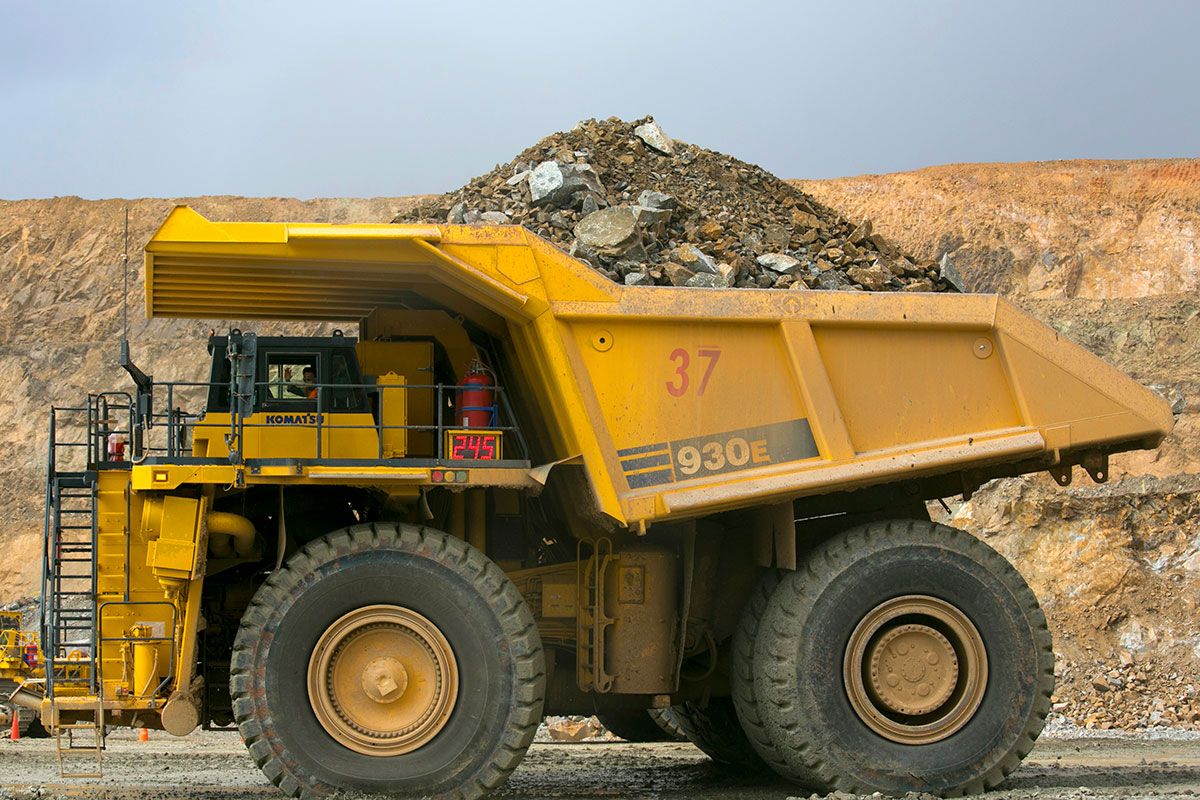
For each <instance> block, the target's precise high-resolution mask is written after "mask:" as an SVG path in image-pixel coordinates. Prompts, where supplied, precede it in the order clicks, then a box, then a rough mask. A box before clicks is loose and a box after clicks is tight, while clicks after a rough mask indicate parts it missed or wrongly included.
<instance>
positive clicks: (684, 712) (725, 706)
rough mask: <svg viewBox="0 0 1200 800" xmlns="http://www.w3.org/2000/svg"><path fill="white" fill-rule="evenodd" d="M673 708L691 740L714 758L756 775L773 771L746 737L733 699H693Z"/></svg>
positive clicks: (680, 725) (681, 726)
mask: <svg viewBox="0 0 1200 800" xmlns="http://www.w3.org/2000/svg"><path fill="white" fill-rule="evenodd" d="M671 709H672V710H673V711H674V712H675V714H676V717H677V718H678V720H679V727H680V728H682V729H683V732H684V734H686V735H687V738H688V740H689V741H690V742H691V743H692V744H694V745H696V747H699V748H700V749H701V750H703V751H704V752H705V753H706V754H707V755H708V756H709V758H711V759H712V760H713V761H716V762H718V763H720V764H725V765H726V766H729V767H733V768H734V769H736V770H739V771H744V772H749V773H753V774H760V773H766V772H769V771H770V768H769V767H768V766H767V764H766V763H765V762H763V760H762V759H761V758H759V756H758V753H756V752H755V751H754V747H753V745H751V744H750V740H749V739H748V738H747V737H746V732H745V731H744V730H743V729H742V724H741V723H740V722H739V721H738V718H737V712H736V711H734V709H733V699H732V698H730V697H712V698H709V700H708V702H707V703H699V702H694V701H690V700H689V701H688V702H686V703H681V704H679V705H677V706H671Z"/></svg>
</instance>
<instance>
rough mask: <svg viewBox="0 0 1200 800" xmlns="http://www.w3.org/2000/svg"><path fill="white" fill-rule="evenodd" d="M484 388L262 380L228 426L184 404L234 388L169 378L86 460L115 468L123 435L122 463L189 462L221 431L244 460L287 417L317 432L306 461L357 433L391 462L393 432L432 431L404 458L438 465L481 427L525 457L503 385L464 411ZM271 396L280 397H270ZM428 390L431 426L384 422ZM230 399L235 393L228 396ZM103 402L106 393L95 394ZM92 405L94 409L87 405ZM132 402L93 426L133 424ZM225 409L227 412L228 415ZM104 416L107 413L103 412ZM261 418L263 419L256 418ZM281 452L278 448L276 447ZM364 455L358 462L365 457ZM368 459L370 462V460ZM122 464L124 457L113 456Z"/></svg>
mask: <svg viewBox="0 0 1200 800" xmlns="http://www.w3.org/2000/svg"><path fill="white" fill-rule="evenodd" d="M479 388H480V387H479V386H476V385H466V384H445V383H430V384H395V385H392V384H382V385H381V384H375V383H336V384H335V383H310V384H294V383H280V382H277V381H262V382H257V383H255V384H254V397H253V401H252V402H251V403H248V404H247V405H250V406H251V408H250V412H251V413H248V414H246V413H239V405H240V404H239V402H238V399H237V398H236V397H231V398H230V399H231V400H232V402H230V403H228V404H226V403H221V404H220V409H221V410H220V413H221V414H225V413H228V414H229V421H228V423H226V422H224V421H222V422H216V421H214V420H213V419H212V416H211V415H206V414H205V413H203V412H192V411H189V410H187V409H186V408H185V407H184V405H183V404H184V403H187V404H188V405H191V404H193V403H197V404H200V405H201V406H206V405H207V401H208V398H209V397H210V396H211V395H212V394H213V390H214V389H216V390H217V391H218V392H221V391H226V390H229V389H230V386H229V384H226V383H212V382H207V381H169V382H161V383H155V384H154V401H155V404H156V405H155V406H154V407H153V408H152V409H151V412H150V413H149V414H147V415H146V418H145V419H144V420H143V422H142V425H141V426H140V427H138V426H133V429H132V431H127V430H126V429H125V428H123V427H122V428H118V427H114V426H112V425H111V424H110V425H109V426H108V427H102V428H96V429H94V430H92V432H91V435H90V436H89V437H88V441H89V442H92V443H94V444H93V446H92V447H90V448H89V450H88V458H89V462H90V463H92V464H105V463H107V464H111V463H113V462H114V459H113V458H112V453H111V450H106V449H104V448H103V447H101V444H107V443H108V442H110V441H111V440H112V437H113V435H114V434H116V435H117V436H118V437H120V436H126V437H127V440H128V441H129V449H128V451H127V452H126V453H125V455H124V459H125V460H131V461H133V462H139V461H142V460H144V459H146V458H158V459H163V460H165V461H168V462H170V461H174V460H177V459H180V458H192V457H193V453H192V441H193V439H194V435H195V433H196V432H197V431H198V430H202V429H207V430H213V431H215V430H218V429H222V430H223V431H224V433H225V441H226V443H227V445H228V446H229V450H230V457H231V458H232V459H240V458H242V457H246V456H247V453H246V452H245V435H246V431H247V430H252V429H255V428H274V429H278V428H279V425H278V423H277V422H272V421H269V420H268V419H267V418H266V417H267V416H271V417H274V416H278V415H286V416H288V417H289V418H290V419H289V421H288V423H287V424H288V426H289V427H292V428H301V429H308V430H311V431H312V435H313V439H312V440H310V445H309V446H306V447H305V448H304V452H305V453H307V454H308V455H305V456H301V455H300V454H299V453H297V457H298V458H306V459H307V460H308V461H311V462H313V463H322V462H330V461H336V460H337V458H335V457H334V456H332V455H331V453H330V451H337V450H344V448H341V447H339V446H338V438H337V437H338V436H339V435H345V436H350V435H352V434H351V433H350V432H353V431H364V430H369V431H373V432H374V434H375V436H374V439H375V452H374V459H375V460H378V461H380V462H385V461H389V460H393V459H389V458H386V457H385V456H386V451H387V447H388V443H387V437H386V434H387V433H388V432H390V431H404V432H406V434H408V435H409V436H411V435H412V434H413V433H424V434H432V438H433V448H432V450H430V451H428V452H412V451H411V449H410V450H409V452H407V453H406V454H405V456H404V457H403V458H404V459H435V460H437V461H439V462H440V461H458V460H462V459H453V458H452V454H451V453H447V452H446V448H445V440H446V432H447V431H451V430H462V429H472V428H480V429H486V430H487V431H495V432H500V433H501V434H503V439H504V448H505V451H504V460H506V461H507V460H521V461H524V460H528V458H529V449H528V445H527V443H526V440H525V438H524V435H523V434H522V432H521V428H520V426H519V425H518V424H517V420H516V417H515V415H514V413H513V410H512V404H511V402H510V401H509V398H508V394H507V391H506V389H505V387H503V386H498V385H491V386H488V387H486V388H487V390H488V391H490V392H491V393H492V401H491V403H490V404H488V405H484V406H470V407H467V408H460V407H459V406H458V405H457V402H456V400H457V397H458V396H459V394H460V392H462V391H464V390H465V391H478V390H479ZM289 389H296V390H298V391H302V392H304V396H296V397H280V396H278V395H279V393H280V392H282V391H288V390H289ZM272 391H274V392H276V394H274V395H273V394H271V392H272ZM417 392H426V393H429V394H431V395H432V396H433V406H434V408H433V421H432V423H426V424H421V423H407V422H406V423H405V424H393V423H388V422H385V415H384V409H385V407H388V404H390V403H392V402H393V401H395V402H398V403H400V404H404V405H405V407H406V409H407V403H406V398H408V397H410V396H411V393H417ZM231 395H232V392H231ZM94 397H96V398H101V397H103V395H97V396H94ZM89 405H93V404H89ZM133 408H134V406H133V404H132V403H121V404H118V403H113V402H110V403H109V404H108V405H107V406H106V407H105V408H104V409H101V408H100V407H98V406H97V407H96V408H95V409H94V412H93V413H91V414H89V425H93V424H97V423H98V421H100V420H102V419H106V420H109V422H111V418H112V416H113V414H112V412H113V411H114V410H120V411H121V412H125V411H127V410H128V411H129V413H130V420H131V425H132V420H133V419H134V416H133V414H134V412H133V410H132V409H133ZM226 408H227V409H228V410H226ZM102 412H104V413H102ZM464 413H465V414H468V415H469V416H470V422H471V424H464V423H463V415H464ZM352 414H355V415H369V416H371V420H370V421H368V422H363V423H355V422H352V421H350V420H348V419H347V416H348V415H352ZM480 414H483V415H490V416H489V417H488V419H487V423H488V424H486V425H481V424H479V420H478V419H477V417H478V415H480ZM256 415H263V418H262V419H259V418H258V417H257V416H256ZM272 449H273V451H275V452H278V449H279V448H278V447H277V446H276V447H273V448H272ZM362 458H363V456H359V457H357V458H356V460H361V459H362ZM368 458H369V457H368ZM116 460H118V461H119V460H121V459H119V458H118V459H116Z"/></svg>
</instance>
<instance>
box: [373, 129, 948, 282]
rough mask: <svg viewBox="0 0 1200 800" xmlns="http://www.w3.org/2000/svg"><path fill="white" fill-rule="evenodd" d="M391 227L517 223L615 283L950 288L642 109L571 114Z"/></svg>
mask: <svg viewBox="0 0 1200 800" xmlns="http://www.w3.org/2000/svg"><path fill="white" fill-rule="evenodd" d="M393 221H394V222H434V223H449V224H464V223H466V224H473V223H485V224H513V223H515V224H519V225H523V226H525V227H526V228H528V229H529V230H531V231H533V232H534V233H537V234H538V235H539V236H541V237H543V238H545V239H548V240H549V241H551V242H554V243H555V244H557V245H559V246H560V247H562V248H563V249H565V250H568V251H569V252H570V253H571V254H572V255H574V256H576V257H577V258H580V259H582V260H584V261H586V262H587V263H588V264H590V265H591V266H592V267H594V268H595V269H596V270H597V271H599V272H600V273H602V274H603V275H605V276H607V277H608V278H610V279H612V280H614V281H618V282H621V283H625V284H627V285H663V286H670V285H674V286H701V287H709V288H714V287H726V286H737V287H744V288H762V289H767V288H775V289H831V290H866V291H911V292H935V291H961V279H960V278H959V277H958V276H957V274H954V273H953V272H952V271H951V270H947V271H946V272H943V271H942V270H941V269H939V267H938V266H937V265H936V264H935V263H934V262H932V261H919V260H916V259H914V258H913V257H911V256H909V255H907V254H905V253H903V252H901V251H900V249H899V248H898V247H896V246H895V245H894V244H893V243H892V242H890V241H889V240H887V239H885V238H884V237H882V236H880V235H879V234H878V233H876V232H874V231H873V230H872V226H871V223H870V221H863V222H859V223H852V222H850V221H848V220H846V219H845V218H843V217H842V216H840V215H839V214H837V213H836V212H835V211H833V210H832V209H830V208H828V207H826V206H824V205H822V204H821V203H819V202H817V201H816V200H814V199H813V198H812V197H810V196H809V195H807V194H805V193H804V192H802V191H800V190H799V189H796V188H795V187H793V186H791V185H790V184H788V183H786V182H785V181H782V180H780V179H779V178H776V177H775V176H774V175H772V174H770V173H769V172H767V171H765V170H763V169H761V168H760V167H756V166H754V165H752V164H747V163H745V162H742V161H739V160H737V159H736V158H732V157H730V156H726V155H722V154H721V153H716V152H713V151H712V150H705V149H704V148H702V147H697V146H695V145H691V144H687V143H684V142H681V141H676V140H672V139H671V138H670V137H668V136H667V135H666V134H665V133H664V132H663V130H662V129H661V128H660V127H659V126H658V124H657V123H656V122H655V121H654V120H653V118H651V117H646V118H644V119H641V120H636V121H634V122H624V121H622V120H619V119H616V118H611V119H607V120H587V121H585V122H581V123H580V124H579V125H577V126H575V127H574V128H572V129H571V130H569V131H566V132H564V133H556V134H553V135H551V136H547V137H546V138H545V139H542V140H541V141H540V142H538V143H537V144H535V145H534V146H532V147H530V148H529V149H527V150H525V151H524V152H523V153H521V154H520V155H518V156H517V157H516V158H515V159H513V160H512V161H511V162H510V163H508V164H506V165H503V166H498V167H496V168H495V169H493V170H492V171H491V172H489V173H487V174H486V175H482V176H480V177H478V178H475V179H474V180H472V181H471V182H470V183H468V184H467V185H466V186H464V187H462V188H460V189H458V190H456V191H453V192H449V193H447V194H444V195H441V196H439V197H437V198H435V199H433V200H431V201H428V202H425V203H422V204H421V205H419V206H417V207H415V208H413V209H412V210H411V211H408V212H406V213H403V214H401V215H400V216H398V217H396V218H395V219H394V220H393Z"/></svg>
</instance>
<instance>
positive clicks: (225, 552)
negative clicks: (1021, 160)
mask: <svg viewBox="0 0 1200 800" xmlns="http://www.w3.org/2000/svg"><path fill="white" fill-rule="evenodd" d="M145 266H146V307H147V311H148V313H149V315H150V316H152V317H184V318H199V319H213V318H225V319H239V320H242V319H248V318H251V319H253V318H258V319H278V320H312V321H327V322H333V323H334V324H337V323H338V322H345V323H349V324H357V325H358V328H357V336H356V337H352V336H349V335H344V334H343V333H341V332H340V331H334V332H333V333H332V334H331V335H328V336H311V337H306V338H293V337H268V336H255V335H254V334H252V333H250V332H248V331H238V330H234V331H231V332H229V334H228V335H220V336H217V335H214V336H213V337H211V338H210V339H209V341H208V354H207V358H208V359H209V360H210V362H211V368H210V378H209V380H208V381H201V382H195V383H182V384H181V383H170V382H167V383H164V382H158V381H154V380H153V379H152V378H151V377H150V376H148V375H146V374H145V373H144V372H143V371H142V370H140V369H138V368H137V367H136V366H135V365H134V364H133V363H132V362H131V361H130V359H129V357H128V350H127V349H126V350H125V351H124V353H123V356H122V363H123V364H124V365H125V366H126V368H127V370H128V371H129V373H130V375H131V376H132V377H133V380H134V384H135V386H136V389H135V390H134V391H131V392H129V393H114V392H103V393H97V394H94V395H92V396H90V397H89V398H88V400H87V402H85V403H81V404H80V405H78V406H75V407H74V409H57V410H55V411H54V412H53V414H54V416H53V422H52V425H53V431H52V436H51V446H50V471H49V481H48V488H47V492H48V504H47V514H46V519H47V523H46V583H45V585H46V591H45V598H44V603H43V608H44V613H45V620H44V635H43V638H44V642H45V650H46V654H47V658H49V659H50V662H49V664H48V667H47V675H46V682H45V686H44V693H43V694H42V695H41V696H40V698H38V702H37V705H38V707H39V708H40V711H41V714H42V719H43V720H44V721H45V723H46V724H47V726H48V727H50V728H51V729H54V730H58V731H59V732H60V740H61V739H63V738H65V737H63V736H61V732H63V731H66V732H67V733H68V734H71V733H73V734H75V735H77V736H78V735H79V734H80V733H81V730H84V731H89V730H90V731H93V732H95V731H96V729H97V726H99V727H100V728H101V729H102V728H103V726H104V725H128V726H138V727H143V726H144V727H150V728H162V729H165V730H167V731H169V732H170V733H173V734H177V735H183V734H186V733H188V732H189V731H192V730H193V729H195V728H196V727H197V726H204V725H216V726H224V725H231V724H236V725H237V726H238V728H239V730H240V731H241V735H242V737H243V739H244V740H245V742H246V745H247V746H248V748H249V750H250V753H251V754H252V756H253V758H254V759H255V761H256V762H257V763H258V764H259V765H260V766H261V767H262V769H263V771H264V772H265V773H266V775H267V777H268V778H270V780H271V781H272V782H274V783H275V784H276V785H277V786H279V787H280V788H281V789H282V790H283V791H284V792H285V793H286V794H288V795H291V796H296V797H313V796H320V795H323V794H327V793H333V792H337V791H342V790H344V791H351V792H353V791H362V792H385V793H392V794H396V795H402V796H408V795H413V796H432V797H455V798H463V797H467V798H475V797H481V796H483V795H485V794H487V793H488V792H489V791H490V790H492V789H495V788H496V787H497V786H498V785H500V784H501V783H502V782H503V781H504V780H505V778H506V777H507V776H508V774H509V773H510V772H511V771H512V770H513V769H514V768H515V767H516V766H517V764H518V763H519V762H520V760H521V758H522V756H523V755H524V753H525V750H526V748H527V747H528V746H529V743H530V741H531V740H532V738H533V736H534V731H535V729H536V728H537V726H538V724H539V723H540V721H541V720H542V718H543V714H576V713H583V714H587V713H595V712H599V713H600V714H601V715H602V716H607V717H609V718H622V717H624V718H630V717H633V718H637V717H639V716H644V715H646V714H647V711H648V710H655V709H664V708H668V707H669V708H672V709H673V710H674V714H675V716H676V717H677V719H678V720H679V721H680V724H681V726H682V727H683V728H684V730H685V731H686V733H687V735H688V736H689V737H690V738H691V739H692V740H693V741H694V742H695V743H696V744H697V745H699V746H700V747H701V748H702V749H703V750H705V751H706V752H708V753H709V754H711V755H712V756H713V757H714V758H715V759H718V760H720V761H724V762H728V763H731V764H734V765H737V766H740V767H743V768H747V769H761V770H768V769H773V770H776V771H778V772H779V774H781V775H783V776H785V777H787V778H789V779H791V780H793V781H795V782H796V783H798V784H801V785H803V786H805V787H810V788H814V789H818V790H822V791H825V790H830V789H846V790H851V791H860V792H871V791H875V790H878V791H881V792H885V793H903V792H906V791H909V790H918V791H928V792H938V793H947V794H953V793H959V792H964V791H976V790H981V789H983V788H985V787H990V786H993V785H994V784H996V783H997V782H999V781H1000V780H1001V779H1002V778H1003V777H1004V776H1005V775H1006V774H1007V773H1008V772H1010V771H1011V770H1012V769H1014V768H1015V767H1016V765H1017V763H1018V762H1019V760H1020V759H1021V758H1022V757H1023V756H1024V755H1025V754H1026V753H1028V752H1029V749H1030V747H1031V746H1032V744H1033V741H1034V739H1035V737H1036V736H1037V735H1038V733H1039V731H1040V729H1041V727H1042V724H1043V721H1044V719H1045V717H1046V714H1047V712H1048V710H1049V707H1050V693H1051V689H1052V685H1053V665H1054V659H1053V654H1052V651H1051V642H1050V635H1049V633H1048V632H1047V628H1046V620H1045V618H1044V617H1043V615H1042V612H1041V611H1040V610H1039V608H1038V603H1037V601H1036V599H1035V598H1034V596H1033V595H1032V594H1031V592H1030V590H1029V589H1028V587H1027V586H1026V585H1025V583H1024V582H1023V581H1022V579H1021V577H1020V575H1018V574H1017V572H1016V571H1015V570H1014V569H1013V568H1012V567H1011V566H1010V565H1009V564H1008V563H1007V562H1006V561H1005V560H1004V559H1003V558H1001V557H1000V556H999V555H997V554H996V553H995V552H994V551H993V550H991V549H990V548H989V547H988V546H987V545H985V544H983V543H982V542H980V541H978V540H976V539H975V538H973V537H972V536H971V535H970V534H968V533H966V532H963V531H959V530H955V529H952V528H949V527H946V526H944V525H939V524H934V523H932V522H931V521H930V518H929V515H928V513H927V511H926V502H927V501H930V500H934V499H937V498H943V497H949V496H957V495H963V496H969V495H970V494H971V492H972V491H973V490H975V489H976V488H977V487H979V486H980V485H981V484H982V483H984V482H985V481H988V480H991V479H993V478H996V477H1003V476H1010V475H1017V474H1020V473H1026V472H1036V471H1041V470H1046V471H1049V472H1050V473H1051V474H1052V475H1054V477H1055V478H1057V479H1058V480H1059V482H1061V483H1064V484H1065V483H1067V482H1069V481H1070V480H1071V477H1072V474H1073V471H1074V468H1075V467H1076V466H1081V467H1082V469H1083V470H1086V472H1088V473H1089V474H1090V475H1091V477H1092V478H1093V479H1095V480H1097V481H1103V480H1105V479H1106V478H1107V472H1108V467H1107V459H1108V456H1109V454H1111V453H1114V452H1117V451H1123V450H1131V449H1137V448H1149V447H1154V446H1156V445H1157V443H1158V442H1159V441H1160V440H1161V439H1162V438H1163V436H1164V435H1165V434H1166V433H1167V432H1168V431H1169V430H1170V429H1171V425H1172V417H1171V413H1170V411H1169V409H1168V406H1167V404H1166V403H1165V402H1164V401H1163V400H1161V399H1160V398H1159V397H1158V396H1156V395H1155V394H1153V393H1151V392H1149V391H1147V390H1146V389H1143V388H1142V387H1141V386H1139V385H1137V384H1136V383H1134V382H1133V381H1131V380H1130V379H1128V378H1126V377H1125V376H1124V375H1122V374H1120V373H1119V372H1117V371H1116V370H1114V369H1112V368H1110V367H1108V366H1106V365H1105V364H1104V363H1103V362H1101V361H1100V360H1098V359H1096V358H1094V357H1093V356H1091V355H1089V354H1088V353H1086V352H1085V351H1083V350H1081V349H1080V348H1078V347H1076V346H1074V345H1072V344H1070V343H1068V342H1066V341H1063V340H1062V339H1061V338H1060V337H1059V336H1058V335H1057V334H1056V333H1055V332H1054V331H1052V330H1050V329H1049V328H1047V327H1045V326H1044V325H1041V324H1040V323H1038V322H1036V321H1034V320H1033V319H1031V318H1029V317H1028V316H1026V315H1024V314H1022V313H1021V312H1019V311H1018V310H1017V309H1016V308H1014V307H1013V306H1012V305H1010V304H1009V303H1007V302H1005V301H1004V300H1001V299H999V298H997V297H993V296H983V295H922V294H912V295H900V294H889V295H885V294H863V293H840V292H815V291H813V292H796V291H762V290H735V289H722V290H706V289H688V288H669V287H667V288H658V287H625V286H618V285H614V284H612V283H610V282H608V281H607V280H605V279H604V278H603V277H601V276H599V275H597V274H595V273H594V272H593V271H592V270H590V269H589V268H588V267H587V266H586V265H584V264H582V263H580V262H578V261H575V260H574V259H572V258H570V257H568V256H567V255H566V254H564V253H562V252H560V251H559V250H557V249H555V248H554V247H552V246H550V245H549V244H547V243H546V242H544V241H542V240H540V239H538V238H537V237H536V236H534V235H533V234H531V233H529V232H528V231H526V230H523V229H521V228H519V227H473V226H434V225H300V224H275V223H236V222H235V223H217V222H210V221H208V220H206V219H204V218H203V217H201V216H200V215H198V214H197V213H195V212H193V211H191V210H190V209H188V208H186V207H181V208H177V209H176V210H175V211H174V212H172V213H171V215H170V217H169V218H168V219H167V220H166V222H165V223H164V224H163V225H162V227H161V229H160V230H159V231H158V233H157V234H156V235H155V236H154V238H153V239H152V240H151V241H150V243H149V244H148V245H147V247H146V260H145ZM324 330H327V331H328V330H330V329H328V328H326V329H324ZM183 357H186V358H195V359H202V358H205V357H206V356H205V352H204V350H203V349H202V348H200V347H197V350H196V352H194V353H192V354H190V355H184V356H183ZM68 420H74V421H73V422H69V421H68ZM71 454H73V455H71ZM72 459H74V460H73V461H72ZM68 462H71V464H73V466H70V467H68ZM81 651H82V652H83V653H85V654H86V657H85V658H84V659H81V658H80V656H79V653H80V652H81ZM81 664H82V665H86V668H84V669H81ZM35 688H36V687H35ZM31 693H32V690H31V692H29V693H27V694H31ZM99 741H100V737H99V736H97V737H96V738H95V739H93V740H85V744H87V743H88V742H90V743H91V746H92V747H94V748H98V747H99V746H100V745H99ZM60 744H61V742H60ZM67 746H69V743H68V744H67V745H65V746H64V752H65V747H67ZM77 746H82V745H78V744H77Z"/></svg>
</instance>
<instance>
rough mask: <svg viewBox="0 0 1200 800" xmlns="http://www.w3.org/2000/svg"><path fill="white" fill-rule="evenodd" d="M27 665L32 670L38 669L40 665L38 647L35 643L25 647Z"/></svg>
mask: <svg viewBox="0 0 1200 800" xmlns="http://www.w3.org/2000/svg"><path fill="white" fill-rule="evenodd" d="M25 664H26V666H28V667H29V668H30V669H37V665H38V647H37V645H36V644H34V643H33V642H30V643H29V644H27V645H25Z"/></svg>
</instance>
